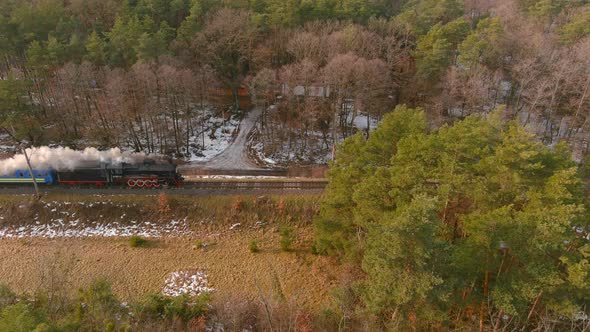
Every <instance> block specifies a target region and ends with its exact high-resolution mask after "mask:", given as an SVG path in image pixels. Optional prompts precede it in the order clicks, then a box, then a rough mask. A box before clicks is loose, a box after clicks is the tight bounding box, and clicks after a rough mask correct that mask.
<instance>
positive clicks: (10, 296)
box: [0, 284, 17, 310]
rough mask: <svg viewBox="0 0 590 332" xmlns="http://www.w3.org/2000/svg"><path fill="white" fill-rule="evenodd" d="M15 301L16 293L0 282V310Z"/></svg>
mask: <svg viewBox="0 0 590 332" xmlns="http://www.w3.org/2000/svg"><path fill="white" fill-rule="evenodd" d="M16 302H17V297H16V294H15V293H14V292H13V291H12V290H11V289H10V287H8V286H7V285H5V284H0V310H3V309H4V308H5V307H7V306H9V305H12V304H15V303H16Z"/></svg>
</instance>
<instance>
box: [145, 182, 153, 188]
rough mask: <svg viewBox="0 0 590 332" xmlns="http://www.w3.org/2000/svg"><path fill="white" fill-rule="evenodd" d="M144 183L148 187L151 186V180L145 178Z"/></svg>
mask: <svg viewBox="0 0 590 332" xmlns="http://www.w3.org/2000/svg"><path fill="white" fill-rule="evenodd" d="M144 184H145V186H146V187H148V188H149V187H151V186H152V180H147V181H145V182H144Z"/></svg>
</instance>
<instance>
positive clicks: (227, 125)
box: [188, 116, 240, 162]
mask: <svg viewBox="0 0 590 332" xmlns="http://www.w3.org/2000/svg"><path fill="white" fill-rule="evenodd" d="M239 125H240V121H239V120H238V119H237V118H236V117H232V118H230V119H229V120H227V121H225V120H224V119H223V118H220V117H214V116H211V117H210V118H209V119H208V120H207V122H206V127H208V128H209V130H206V131H205V134H204V135H203V133H201V134H200V135H195V136H191V137H190V138H189V154H190V157H189V158H188V159H189V161H194V162H204V161H208V160H211V159H212V158H213V157H215V156H217V155H219V154H221V153H222V152H223V151H225V149H227V148H228V146H230V144H231V143H232V141H233V140H234V138H235V135H236V134H237V130H238V126H239Z"/></svg>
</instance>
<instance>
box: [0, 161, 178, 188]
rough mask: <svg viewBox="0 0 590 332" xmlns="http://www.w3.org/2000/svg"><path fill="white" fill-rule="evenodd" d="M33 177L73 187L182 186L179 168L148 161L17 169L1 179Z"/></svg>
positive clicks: (4, 181) (11, 181)
mask: <svg viewBox="0 0 590 332" xmlns="http://www.w3.org/2000/svg"><path fill="white" fill-rule="evenodd" d="M33 178H34V181H35V182H36V183H38V184H47V185H56V184H61V185H69V186H80V185H91V186H99V187H102V186H127V187H131V188H134V187H136V188H143V187H145V188H159V187H163V186H179V185H180V184H181V183H182V176H180V174H178V173H177V172H176V165H174V164H172V163H157V162H156V161H155V160H151V159H146V160H144V161H143V163H140V164H129V163H120V164H113V163H92V164H86V165H83V166H79V167H77V168H75V169H73V170H65V171H57V170H52V169H34V170H33V174H31V172H30V171H29V170H16V171H15V172H14V174H10V175H4V176H0V184H23V183H33Z"/></svg>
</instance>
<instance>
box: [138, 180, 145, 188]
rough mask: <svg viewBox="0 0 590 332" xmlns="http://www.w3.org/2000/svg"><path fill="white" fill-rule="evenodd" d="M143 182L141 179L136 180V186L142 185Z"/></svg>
mask: <svg viewBox="0 0 590 332" xmlns="http://www.w3.org/2000/svg"><path fill="white" fill-rule="evenodd" d="M144 184H145V182H144V181H143V180H137V186H138V187H140V188H141V187H143V185H144Z"/></svg>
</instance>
